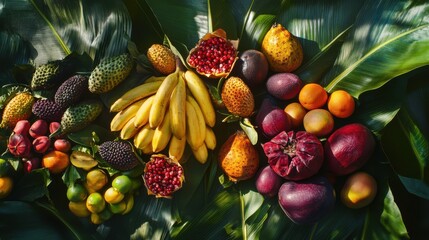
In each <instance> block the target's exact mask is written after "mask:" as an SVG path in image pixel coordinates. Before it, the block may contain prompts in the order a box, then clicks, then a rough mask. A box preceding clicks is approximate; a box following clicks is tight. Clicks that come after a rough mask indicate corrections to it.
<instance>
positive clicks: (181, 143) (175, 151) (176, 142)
mask: <svg viewBox="0 0 429 240" xmlns="http://www.w3.org/2000/svg"><path fill="white" fill-rule="evenodd" d="M185 148H186V137H183V138H182V139H179V138H177V137H176V136H174V135H173V136H171V139H170V145H169V146H168V155H169V157H170V158H172V157H174V158H175V159H176V160H177V161H179V162H180V160H181V159H182V157H183V153H184V152H185Z"/></svg>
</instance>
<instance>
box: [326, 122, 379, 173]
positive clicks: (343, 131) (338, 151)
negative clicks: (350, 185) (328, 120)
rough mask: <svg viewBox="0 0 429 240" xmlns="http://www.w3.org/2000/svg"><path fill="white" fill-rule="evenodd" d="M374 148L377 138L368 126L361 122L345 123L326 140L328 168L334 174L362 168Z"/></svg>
mask: <svg viewBox="0 0 429 240" xmlns="http://www.w3.org/2000/svg"><path fill="white" fill-rule="evenodd" d="M374 149H375V139H374V137H373V135H372V132H371V131H370V130H369V129H368V128H367V127H365V126H364V125H362V124H359V123H351V124H348V125H345V126H343V127H341V128H339V129H337V130H335V131H334V132H333V133H332V134H331V135H330V136H329V138H328V139H327V140H326V142H325V145H324V150H325V159H326V168H327V170H328V171H329V172H331V173H333V174H334V175H337V176H340V175H347V174H349V173H352V172H354V171H356V170H358V169H359V168H361V167H362V166H363V165H364V164H365V163H366V162H367V161H368V160H369V159H370V158H371V156H372V153H373V152H374Z"/></svg>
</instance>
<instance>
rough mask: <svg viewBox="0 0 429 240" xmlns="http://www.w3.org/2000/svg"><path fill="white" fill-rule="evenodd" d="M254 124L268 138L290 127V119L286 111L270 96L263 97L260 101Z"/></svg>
mask: <svg viewBox="0 0 429 240" xmlns="http://www.w3.org/2000/svg"><path fill="white" fill-rule="evenodd" d="M256 124H257V126H258V128H259V131H260V132H261V133H262V135H263V136H264V137H266V138H268V139H270V138H272V137H274V136H276V135H277V134H279V133H280V132H282V131H289V130H290V129H291V128H292V123H291V120H290V119H289V117H288V116H287V114H286V112H285V111H284V110H283V109H281V108H280V107H278V106H276V105H275V104H274V103H273V102H272V101H271V99H270V98H265V99H264V100H263V101H262V104H261V107H260V108H259V111H258V114H257V115H256Z"/></svg>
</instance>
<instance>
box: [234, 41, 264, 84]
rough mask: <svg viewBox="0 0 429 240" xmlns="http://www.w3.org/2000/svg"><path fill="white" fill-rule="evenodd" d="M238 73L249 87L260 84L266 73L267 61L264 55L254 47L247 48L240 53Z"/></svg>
mask: <svg viewBox="0 0 429 240" xmlns="http://www.w3.org/2000/svg"><path fill="white" fill-rule="evenodd" d="M238 62H239V63H240V64H241V65H240V66H241V67H240V75H241V76H242V78H243V81H244V82H245V83H246V84H247V85H248V86H249V87H250V88H254V87H257V86H260V85H261V84H262V83H264V82H265V80H266V78H267V75H268V61H267V58H266V57H265V55H264V54H263V53H262V52H260V51H258V50H255V49H248V50H246V51H244V52H243V53H242V54H241V55H240V59H239V61H238Z"/></svg>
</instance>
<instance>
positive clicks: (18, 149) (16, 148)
mask: <svg viewBox="0 0 429 240" xmlns="http://www.w3.org/2000/svg"><path fill="white" fill-rule="evenodd" d="M7 148H8V149H9V152H10V153H12V154H13V155H15V156H17V157H28V156H29V155H30V151H31V142H30V140H29V139H28V137H27V136H25V135H22V134H16V133H14V134H12V135H11V136H10V137H9V142H8V144H7Z"/></svg>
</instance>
